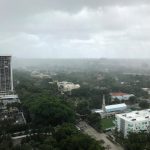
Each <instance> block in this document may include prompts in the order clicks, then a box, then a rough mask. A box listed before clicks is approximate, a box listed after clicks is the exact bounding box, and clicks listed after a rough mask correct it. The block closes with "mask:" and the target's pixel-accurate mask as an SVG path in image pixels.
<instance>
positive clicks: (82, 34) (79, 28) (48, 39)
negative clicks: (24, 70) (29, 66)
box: [0, 0, 150, 59]
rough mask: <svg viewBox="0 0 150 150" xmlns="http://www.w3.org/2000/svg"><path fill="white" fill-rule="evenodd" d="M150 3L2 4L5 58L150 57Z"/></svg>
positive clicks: (60, 0)
mask: <svg viewBox="0 0 150 150" xmlns="http://www.w3.org/2000/svg"><path fill="white" fill-rule="evenodd" d="M149 15H150V1H149V0H142V1H141V0H132V1H131V0H113V1H112V0H107V1H106V0H92V1H91V0H86V1H85V0H76V1H74V0H69V1H67V0H55V1H53V0H44V1H41V0H22V1H20V0H12V1H10V0H0V22H1V24H0V55H1V54H11V55H13V57H16V58H37V59H40V58H49V59H62V58H64V59H68V58H69V59H77V58H81V59H87V58H96V59H97V58H98V59H101V58H110V59H118V58H119V59H150V17H149Z"/></svg>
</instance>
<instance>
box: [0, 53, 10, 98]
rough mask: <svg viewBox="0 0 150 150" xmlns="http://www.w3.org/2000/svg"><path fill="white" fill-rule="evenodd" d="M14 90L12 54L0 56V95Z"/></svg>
mask: <svg viewBox="0 0 150 150" xmlns="http://www.w3.org/2000/svg"><path fill="white" fill-rule="evenodd" d="M12 92H13V74H12V66H11V56H0V95H1V94H2V95H3V94H9V93H12Z"/></svg>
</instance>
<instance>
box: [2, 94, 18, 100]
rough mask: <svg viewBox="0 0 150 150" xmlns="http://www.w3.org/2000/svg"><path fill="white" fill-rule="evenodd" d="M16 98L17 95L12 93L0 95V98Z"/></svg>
mask: <svg viewBox="0 0 150 150" xmlns="http://www.w3.org/2000/svg"><path fill="white" fill-rule="evenodd" d="M11 98H12V99H16V98H18V95H16V94H12V95H0V99H11Z"/></svg>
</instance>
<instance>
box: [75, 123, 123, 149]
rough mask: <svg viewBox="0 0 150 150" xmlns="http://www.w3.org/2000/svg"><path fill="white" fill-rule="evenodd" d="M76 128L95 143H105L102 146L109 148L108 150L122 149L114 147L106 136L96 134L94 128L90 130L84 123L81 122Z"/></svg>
mask: <svg viewBox="0 0 150 150" xmlns="http://www.w3.org/2000/svg"><path fill="white" fill-rule="evenodd" d="M78 126H79V127H80V128H81V129H82V130H83V132H84V133H86V134H88V135H90V136H91V137H93V138H94V139H96V140H97V141H100V140H103V141H104V142H105V143H104V146H105V147H109V150H123V148H122V147H121V146H120V145H116V144H114V143H112V142H111V141H109V140H108V139H107V137H106V136H107V135H106V134H104V133H99V132H97V131H96V130H95V129H94V128H92V127H91V126H90V125H88V124H87V123H86V122H84V121H81V122H80V123H79V124H78Z"/></svg>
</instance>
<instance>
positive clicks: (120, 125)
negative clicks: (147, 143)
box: [116, 109, 150, 137]
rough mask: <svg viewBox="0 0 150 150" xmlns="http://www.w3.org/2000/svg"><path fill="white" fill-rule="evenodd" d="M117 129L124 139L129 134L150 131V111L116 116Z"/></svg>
mask: <svg viewBox="0 0 150 150" xmlns="http://www.w3.org/2000/svg"><path fill="white" fill-rule="evenodd" d="M116 127H117V129H118V131H120V132H122V133H123V135H124V137H126V136H127V135H128V133H129V132H140V131H149V130H150V109H146V110H141V111H133V112H130V113H123V114H116Z"/></svg>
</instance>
